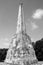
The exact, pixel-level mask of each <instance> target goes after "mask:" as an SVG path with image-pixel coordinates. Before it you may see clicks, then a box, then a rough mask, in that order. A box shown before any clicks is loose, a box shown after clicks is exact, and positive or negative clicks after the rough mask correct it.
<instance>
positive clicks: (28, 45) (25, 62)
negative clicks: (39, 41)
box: [5, 3, 37, 65]
mask: <svg viewBox="0 0 43 65" xmlns="http://www.w3.org/2000/svg"><path fill="white" fill-rule="evenodd" d="M5 62H6V63H11V64H17V65H29V64H31V63H33V62H34V63H35V62H37V58H36V55H35V51H34V49H33V46H32V42H31V38H30V36H29V35H27V32H26V26H25V22H24V15H23V3H20V5H19V12H18V20H17V30H16V34H15V35H14V37H13V39H12V40H11V43H10V45H9V49H8V52H7V55H6V59H5Z"/></svg>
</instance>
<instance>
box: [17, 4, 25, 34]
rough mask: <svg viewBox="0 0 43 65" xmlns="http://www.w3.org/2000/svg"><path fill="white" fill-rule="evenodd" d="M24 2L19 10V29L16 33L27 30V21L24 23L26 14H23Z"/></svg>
mask: <svg viewBox="0 0 43 65" xmlns="http://www.w3.org/2000/svg"><path fill="white" fill-rule="evenodd" d="M23 14H24V13H23V3H20V5H19V12H18V20H17V31H16V33H21V32H23V31H25V30H26V29H24V28H25V23H24V15H23Z"/></svg>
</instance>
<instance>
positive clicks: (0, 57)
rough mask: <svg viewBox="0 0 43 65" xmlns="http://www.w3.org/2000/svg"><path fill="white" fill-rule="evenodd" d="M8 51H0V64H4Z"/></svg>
mask: <svg viewBox="0 0 43 65" xmlns="http://www.w3.org/2000/svg"><path fill="white" fill-rule="evenodd" d="M7 50H8V49H5V48H3V49H0V62H4V60H5V57H6V54H7Z"/></svg>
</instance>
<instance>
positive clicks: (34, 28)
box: [0, 0, 43, 48]
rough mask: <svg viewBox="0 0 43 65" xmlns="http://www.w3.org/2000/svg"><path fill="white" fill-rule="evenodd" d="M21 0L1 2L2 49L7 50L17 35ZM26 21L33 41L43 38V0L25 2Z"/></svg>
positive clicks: (0, 33) (25, 0)
mask: <svg viewBox="0 0 43 65" xmlns="http://www.w3.org/2000/svg"><path fill="white" fill-rule="evenodd" d="M19 1H20V0H0V48H3V47H5V48H7V47H8V46H9V43H10V40H11V38H12V37H13V35H14V34H15V33H16V23H17V16H18V9H19ZM23 10H24V19H25V20H24V21H25V23H26V29H27V34H28V35H29V36H30V37H31V39H32V41H36V40H39V39H41V38H43V0H24V5H23Z"/></svg>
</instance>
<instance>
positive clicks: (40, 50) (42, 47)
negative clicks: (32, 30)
mask: <svg viewBox="0 0 43 65" xmlns="http://www.w3.org/2000/svg"><path fill="white" fill-rule="evenodd" d="M32 45H33V47H34V50H35V54H36V57H37V59H38V61H43V38H42V39H41V40H38V41H36V42H32ZM7 51H8V49H5V48H4V49H0V62H4V60H5V58H6V54H7Z"/></svg>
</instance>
